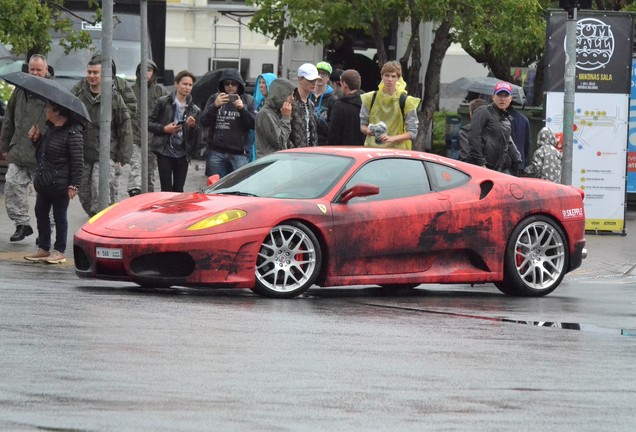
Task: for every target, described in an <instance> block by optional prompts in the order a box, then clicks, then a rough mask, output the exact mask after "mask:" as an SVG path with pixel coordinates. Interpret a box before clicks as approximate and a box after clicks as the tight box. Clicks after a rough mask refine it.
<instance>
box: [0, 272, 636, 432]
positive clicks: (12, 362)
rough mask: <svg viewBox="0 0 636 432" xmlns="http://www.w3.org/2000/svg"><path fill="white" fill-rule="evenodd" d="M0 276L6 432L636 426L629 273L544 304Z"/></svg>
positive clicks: (421, 292) (453, 294) (468, 296)
mask: <svg viewBox="0 0 636 432" xmlns="http://www.w3.org/2000/svg"><path fill="white" fill-rule="evenodd" d="M0 271H1V272H2V275H3V277H2V281H1V282H0V295H1V300H0V350H1V351H0V377H1V378H0V430H9V431H12V430H15V431H23V430H24V431H26V430H28V431H32V430H40V431H41V430H56V431H59V430H72V431H142V430H144V431H205V430H223V431H226V430H229V431H246V430H263V431H319V430H330V429H331V430H391V431H401V430H417V431H420V430H484V431H486V430H487V431H496V430H506V431H508V430H528V431H540V430H555V431H556V430H558V431H586V430H589V431H600V430H606V431H632V430H634V428H635V427H636V416H635V415H634V408H635V407H636V312H635V311H636V290H635V289H634V286H636V279H635V278H634V277H633V276H625V277H619V276H612V277H609V276H598V275H595V276H593V275H589V274H585V273H584V272H583V273H578V274H577V273H573V274H572V275H571V276H568V277H567V279H566V282H565V283H564V284H562V286H561V287H559V288H558V289H557V290H556V291H555V292H554V293H553V294H551V295H550V296H547V297H545V298H540V299H516V298H510V297H506V296H504V295H502V294H500V293H499V291H497V290H496V289H495V288H494V287H493V286H492V285H487V286H483V287H476V288H470V287H469V286H466V285H463V286H450V287H444V286H440V285H433V286H427V287H425V286H422V287H420V288H418V289H416V290H413V291H408V292H403V293H397V294H395V295H385V294H383V293H382V292H381V291H380V290H379V289H376V288H372V287H367V288H358V289H336V290H320V289H313V290H310V292H309V295H308V296H306V297H304V298H299V299H294V300H269V299H264V298H260V297H257V296H255V295H252V294H251V292H250V291H243V290H238V291H230V290H223V291H212V292H201V291H195V290H186V289H181V290H178V289H177V290H142V289H140V288H136V287H135V286H134V285H131V284H123V283H110V282H93V281H84V280H79V279H77V278H76V277H75V276H74V275H73V273H72V271H71V268H70V267H55V266H46V265H44V264H30V263H26V262H25V263H21V262H18V261H14V262H0ZM517 321H522V322H529V323H531V324H520V323H518V322H517ZM534 322H566V323H577V324H579V327H580V328H581V330H580V331H577V330H571V329H562V328H546V327H538V326H535V325H532V323H534ZM621 330H623V333H626V334H634V335H635V336H626V335H621Z"/></svg>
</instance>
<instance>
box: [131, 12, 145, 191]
mask: <svg viewBox="0 0 636 432" xmlns="http://www.w3.org/2000/svg"><path fill="white" fill-rule="evenodd" d="M140 18H141V63H140V64H141V66H140V68H139V77H140V88H139V90H140V91H139V100H138V101H137V102H138V109H139V113H138V115H139V129H140V132H141V149H140V151H141V153H140V164H141V191H142V192H143V193H146V192H148V169H149V167H148V108H149V107H148V76H147V75H146V71H147V70H148V57H149V55H148V1H147V0H141V4H140ZM134 150H136V149H134Z"/></svg>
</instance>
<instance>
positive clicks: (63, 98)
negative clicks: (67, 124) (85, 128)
mask: <svg viewBox="0 0 636 432" xmlns="http://www.w3.org/2000/svg"><path fill="white" fill-rule="evenodd" d="M0 78H2V79H3V80H5V81H6V82H8V83H10V84H13V85H14V86H16V87H20V88H21V89H23V90H24V91H27V92H29V93H31V94H33V95H34V96H36V97H39V98H40V99H44V100H47V101H50V102H53V103H54V104H56V105H59V106H61V107H64V108H66V109H67V110H69V111H70V112H71V115H72V116H73V117H74V118H75V119H76V120H79V121H81V122H88V123H90V122H91V116H90V114H89V113H88V110H87V109H86V107H85V106H84V104H83V103H82V101H81V100H79V99H78V98H77V96H75V95H74V94H73V93H71V92H70V91H69V90H68V89H67V88H66V87H64V86H63V85H61V84H60V83H57V82H55V80H52V79H46V78H40V77H38V76H35V75H30V74H25V73H24V72H13V73H10V74H6V75H2V76H1V77H0Z"/></svg>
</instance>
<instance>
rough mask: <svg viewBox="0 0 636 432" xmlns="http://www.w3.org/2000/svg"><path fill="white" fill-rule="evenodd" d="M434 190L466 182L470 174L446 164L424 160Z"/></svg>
mask: <svg viewBox="0 0 636 432" xmlns="http://www.w3.org/2000/svg"><path fill="white" fill-rule="evenodd" d="M426 168H427V169H428V171H429V173H430V174H431V183H433V186H434V188H435V190H438V191H442V190H447V189H452V188H455V187H459V186H461V185H463V184H466V183H468V181H469V180H470V176H468V174H466V173H464V172H462V171H459V170H457V169H455V168H452V167H449V166H448V165H443V164H438V163H434V162H426Z"/></svg>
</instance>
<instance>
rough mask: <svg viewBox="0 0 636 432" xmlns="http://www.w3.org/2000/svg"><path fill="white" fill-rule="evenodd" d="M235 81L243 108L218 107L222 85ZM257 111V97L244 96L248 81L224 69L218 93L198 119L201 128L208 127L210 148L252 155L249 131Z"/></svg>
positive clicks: (234, 70)
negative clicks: (255, 100)
mask: <svg viewBox="0 0 636 432" xmlns="http://www.w3.org/2000/svg"><path fill="white" fill-rule="evenodd" d="M226 80H232V81H236V82H237V83H238V84H239V86H238V94H239V96H240V98H241V100H242V101H243V108H241V110H238V109H236V107H235V106H234V104H233V103H232V102H228V103H226V104H223V105H221V106H220V107H218V108H217V107H216V105H215V104H214V101H216V98H217V96H218V95H219V94H220V93H225V86H224V85H223V82H224V81H226ZM255 118H256V109H255V107H254V98H253V97H252V96H250V95H247V94H245V82H243V78H241V74H239V71H238V70H236V69H225V70H224V71H223V73H222V74H221V77H220V78H219V92H218V93H215V94H213V95H212V96H210V98H209V99H208V101H207V103H206V104H205V109H204V110H203V113H202V114H201V117H200V118H199V119H200V121H201V125H202V126H204V127H209V128H210V129H209V130H210V132H209V137H208V149H211V150H216V151H219V152H222V153H231V154H242V155H246V156H247V155H249V152H250V136H249V132H250V129H253V128H254V120H255Z"/></svg>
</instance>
